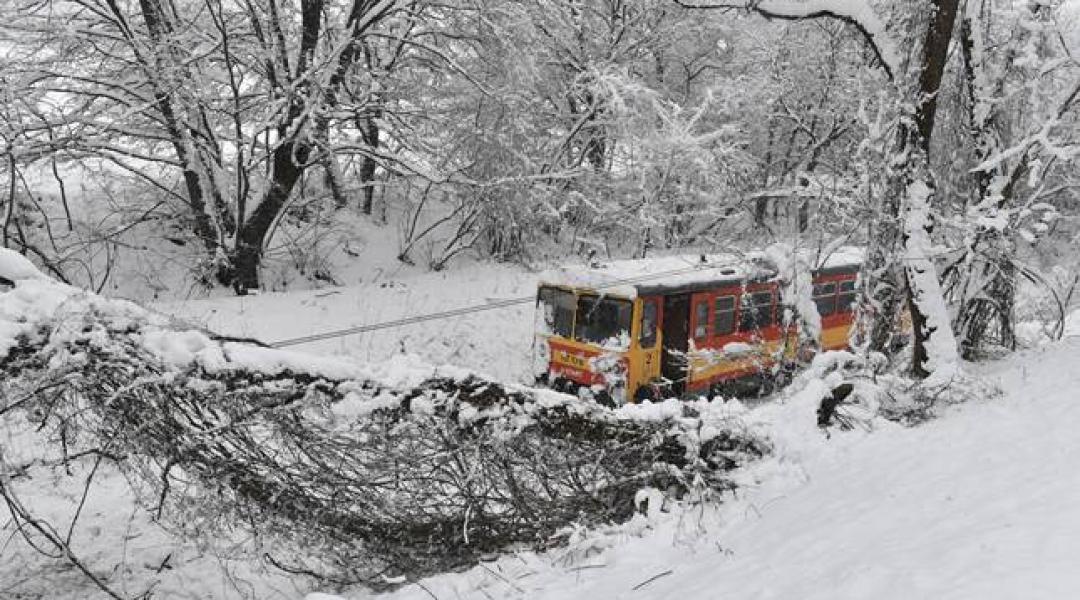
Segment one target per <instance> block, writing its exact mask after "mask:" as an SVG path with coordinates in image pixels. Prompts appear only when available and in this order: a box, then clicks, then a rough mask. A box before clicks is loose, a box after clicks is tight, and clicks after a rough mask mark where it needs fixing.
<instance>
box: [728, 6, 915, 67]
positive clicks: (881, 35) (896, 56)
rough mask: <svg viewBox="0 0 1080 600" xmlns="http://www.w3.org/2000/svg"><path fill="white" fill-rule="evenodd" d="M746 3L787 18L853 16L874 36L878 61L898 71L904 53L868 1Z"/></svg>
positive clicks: (853, 18) (850, 17)
mask: <svg viewBox="0 0 1080 600" xmlns="http://www.w3.org/2000/svg"><path fill="white" fill-rule="evenodd" d="M746 4H747V5H752V6H754V7H756V8H757V9H759V10H762V11H765V12H768V13H772V14H776V15H782V16H787V17H800V16H812V15H817V14H822V13H824V14H832V15H836V16H839V17H847V18H849V19H852V20H853V21H855V22H856V23H858V24H859V26H860V27H862V28H863V30H865V31H866V33H867V34H868V35H869V36H870V37H871V38H873V40H874V45H875V46H876V47H877V50H878V53H879V54H880V56H881V60H882V61H884V63H885V66H886V67H887V68H888V70H889V72H891V73H896V72H898V71H899V67H900V64H901V60H902V56H903V55H902V53H901V51H900V48H899V47H898V46H897V43H896V40H895V39H893V37H892V36H891V35H890V34H889V32H888V29H887V28H886V23H885V20H884V19H882V18H881V16H880V15H878V13H877V11H876V10H875V9H874V7H873V6H872V3H871V2H870V0H755V1H753V2H749V1H748V2H746Z"/></svg>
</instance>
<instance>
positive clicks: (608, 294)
mask: <svg viewBox="0 0 1080 600" xmlns="http://www.w3.org/2000/svg"><path fill="white" fill-rule="evenodd" d="M861 265H862V256H861V253H859V252H857V251H854V250H846V251H843V252H838V253H835V254H834V255H832V256H830V257H829V258H828V259H827V260H825V261H823V263H822V264H821V266H820V267H818V268H817V269H814V270H813V273H812V278H813V296H814V302H815V304H816V305H817V310H818V313H819V315H820V316H821V337H820V348H821V349H823V350H833V349H842V348H846V347H847V346H848V339H849V335H850V329H851V326H852V322H853V315H852V308H853V305H854V302H855V296H856V279H857V276H858V272H859V269H860V268H861ZM784 288H785V286H784V281H783V279H782V275H781V273H780V270H779V268H778V267H777V266H776V265H775V264H773V263H772V262H770V261H768V260H767V259H765V258H764V256H758V257H756V258H741V259H740V258H735V257H731V256H696V257H686V256H669V257H660V258H653V259H642V260H627V261H617V262H613V263H609V264H606V265H600V264H597V265H592V266H588V267H576V268H575V267H564V268H561V269H558V270H555V271H552V272H549V273H547V274H546V275H545V276H543V277H542V278H541V284H540V287H539V291H538V294H537V308H538V310H537V340H536V342H537V343H536V349H537V359H538V363H539V364H538V365H537V367H538V369H537V371H538V375H539V377H540V378H541V379H542V380H543V381H545V382H546V383H547V384H549V385H551V386H552V387H554V388H556V389H561V390H563V391H568V392H575V391H581V390H588V392H589V393H591V394H592V395H593V396H594V397H596V398H597V399H598V400H600V401H602V402H609V403H614V404H621V403H623V402H626V401H641V400H645V399H656V398H661V397H670V396H685V395H698V394H707V393H710V392H714V393H715V392H718V391H727V390H729V389H732V388H736V387H741V384H746V383H752V384H760V383H761V382H763V381H764V382H768V381H771V379H772V377H773V376H774V375H775V374H776V373H777V371H779V370H780V369H781V368H783V367H787V366H789V364H791V363H793V362H794V360H795V359H796V356H797V354H798V353H799V351H800V348H799V329H798V325H797V324H796V322H797V319H789V322H787V323H785V318H784V317H785V311H784V308H785V306H786V304H785V300H786V299H785V298H784V297H783V290H784Z"/></svg>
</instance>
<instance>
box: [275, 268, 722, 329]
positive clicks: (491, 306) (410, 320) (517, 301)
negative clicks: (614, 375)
mask: <svg viewBox="0 0 1080 600" xmlns="http://www.w3.org/2000/svg"><path fill="white" fill-rule="evenodd" d="M730 267H731V265H730V264H722V265H720V264H717V265H710V264H708V263H698V264H695V265H693V266H691V267H685V268H681V269H673V270H670V271H661V272H658V273H649V274H648V275H640V276H637V277H628V278H626V279H616V280H613V281H611V282H608V283H605V284H604V285H600V286H596V288H594V289H597V290H603V289H608V288H613V287H617V286H620V285H626V284H628V283H640V282H642V281H648V280H650V279H658V278H661V277H668V276H671V275H680V274H683V273H692V272H694V271H704V270H707V269H719V268H730ZM532 302H536V295H535V294H534V295H531V296H527V297H521V298H508V299H506V300H498V301H496V302H489V303H488V304H482V305H479V306H465V307H462V308H455V309H451V310H446V311H442V312H437V313H428V314H424V315H415V316H412V317H405V318H403V319H396V320H394V321H384V322H382V323H372V324H370V325H358V326H355V327H347V328H345V329H335V330H332V331H327V332H323V333H315V334H312V335H305V336H301V337H296V338H289V339H285V340H281V341H279V342H273V343H271V344H270V346H271V347H273V348H285V347H288V346H297V345H300V344H308V343H311V342H321V341H323V340H330V339H334V338H339V337H345V336H347V335H356V334H360V333H369V332H372V331H379V330H381V329H392V328H395V327H403V326H406V325H413V324H416V323H424V322H426V321H437V320H440V319H449V318H453V317H461V316H465V315H469V314H473V313H478V312H484V311H489V310H498V309H502V308H510V307H512V306H518V305H521V304H529V303H532Z"/></svg>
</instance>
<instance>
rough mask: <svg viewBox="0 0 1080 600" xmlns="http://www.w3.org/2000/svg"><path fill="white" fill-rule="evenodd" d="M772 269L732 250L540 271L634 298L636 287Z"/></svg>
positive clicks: (553, 280) (555, 281) (548, 280)
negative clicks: (729, 252) (721, 252)
mask: <svg viewBox="0 0 1080 600" xmlns="http://www.w3.org/2000/svg"><path fill="white" fill-rule="evenodd" d="M772 273H773V269H771V268H770V267H769V266H768V265H765V264H763V263H760V262H756V261H754V260H752V259H750V258H748V257H739V256H736V255H733V254H711V255H702V254H698V255H680V256H658V257H654V258H641V259H628V260H617V261H612V262H606V263H600V262H596V263H593V264H591V265H580V266H564V267H559V268H556V269H552V270H550V271H547V272H545V273H543V274H541V275H540V282H541V284H548V285H560V286H566V287H573V288H584V289H590V290H595V291H598V292H604V293H607V294H614V295H618V296H626V297H628V298H633V297H635V296H637V294H638V292H639V290H641V289H642V288H645V289H656V288H670V289H674V288H680V287H688V286H694V285H700V284H706V283H712V282H716V281H724V280H731V281H741V280H743V279H746V278H748V277H756V276H771V274H772Z"/></svg>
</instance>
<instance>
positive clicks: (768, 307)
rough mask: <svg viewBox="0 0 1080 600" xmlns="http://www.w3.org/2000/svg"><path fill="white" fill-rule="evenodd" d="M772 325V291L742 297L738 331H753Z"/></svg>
mask: <svg viewBox="0 0 1080 600" xmlns="http://www.w3.org/2000/svg"><path fill="white" fill-rule="evenodd" d="M772 324H773V293H772V291H766V292H754V293H753V294H748V295H747V294H744V295H743V305H742V315H741V318H740V319H739V331H754V330H755V329H761V328H762V327H768V326H770V325H772Z"/></svg>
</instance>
